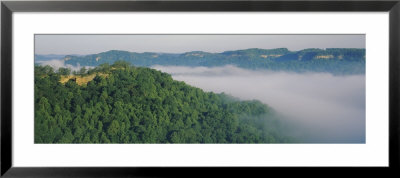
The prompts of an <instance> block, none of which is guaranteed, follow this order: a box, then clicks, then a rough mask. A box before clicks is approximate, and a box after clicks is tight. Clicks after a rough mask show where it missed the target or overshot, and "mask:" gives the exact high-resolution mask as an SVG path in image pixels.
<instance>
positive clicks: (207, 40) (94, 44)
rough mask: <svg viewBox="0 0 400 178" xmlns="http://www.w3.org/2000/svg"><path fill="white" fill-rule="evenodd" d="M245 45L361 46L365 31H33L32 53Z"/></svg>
mask: <svg viewBox="0 0 400 178" xmlns="http://www.w3.org/2000/svg"><path fill="white" fill-rule="evenodd" d="M247 48H263V49H271V48H288V49H289V50H292V51H297V50H301V49H305V48H365V35H35V54H96V53H100V52H104V51H108V50H125V51H131V52H168V53H183V52H189V51H207V52H223V51H228V50H237V49H247Z"/></svg>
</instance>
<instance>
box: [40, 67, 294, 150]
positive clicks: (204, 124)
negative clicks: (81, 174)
mask: <svg viewBox="0 0 400 178" xmlns="http://www.w3.org/2000/svg"><path fill="white" fill-rule="evenodd" d="M78 81H80V82H78ZM282 127H283V126H282V124H281V122H280V121H279V119H277V118H276V117H275V114H274V111H273V110H272V108H270V107H268V106H267V105H264V104H262V103H261V102H259V101H256V100H253V101H241V100H238V99H235V98H233V97H231V96H227V95H225V94H216V93H212V92H204V91H203V90H201V89H199V88H195V87H192V86H189V85H187V84H185V83H184V82H179V81H174V80H173V79H172V77H171V76H170V75H169V74H167V73H162V72H160V71H157V70H154V69H149V68H143V67H134V66H131V65H130V64H129V63H126V62H122V61H117V62H116V63H114V64H113V65H109V64H101V65H99V66H98V67H96V68H93V69H90V70H88V71H87V70H81V71H80V72H78V73H77V74H75V75H73V76H72V75H71V74H70V71H69V70H68V69H64V68H60V69H59V70H57V71H54V69H53V68H51V67H49V66H35V143H284V142H293V140H292V139H290V138H289V137H286V136H285V135H284V132H283V131H282Z"/></svg>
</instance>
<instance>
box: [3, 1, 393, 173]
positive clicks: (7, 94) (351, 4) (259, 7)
mask: <svg viewBox="0 0 400 178" xmlns="http://www.w3.org/2000/svg"><path fill="white" fill-rule="evenodd" d="M111 11H114V12H124V11H125V12H126V11H138V12H142V11H161V12H171V11H174V12H184V11H192V12H193V11H201V12H216V11H226V12H228V11H229V12H234V11H252V12H263V11H273V12H279V11H286V12H287V11H289V12H313V11H314V12H315V11H321V12H342V11H343V12H389V24H390V25H389V167H376V168H371V167H369V168H361V167H352V168H343V169H345V170H347V171H349V170H350V171H363V172H364V173H365V172H368V171H371V170H380V171H393V170H396V169H398V168H399V161H400V157H399V133H400V126H399V121H398V120H399V110H400V107H399V104H398V103H399V101H400V93H399V91H400V90H399V89H400V88H399V81H400V48H399V43H400V24H399V22H400V1H399V0H394V1H393V0H391V1H383V0H382V1H381V0H365V1H331V0H328V1H324V0H318V1H315V0H312V1H305V0H303V1H287V0H281V1H276V0H275V1H2V2H1V176H5V177H131V176H178V175H181V174H182V173H185V174H194V175H196V176H199V175H204V176H208V175H209V174H210V173H211V171H212V174H213V175H216V174H221V175H222V174H223V175H226V174H236V173H239V172H243V173H246V177H248V176H250V175H253V174H254V175H257V174H259V173H261V175H262V174H265V171H266V170H265V169H268V170H267V171H272V172H271V173H274V172H275V173H280V174H287V173H291V172H292V171H285V170H282V168H281V167H279V168H278V167H272V168H271V167H268V168H264V167H261V168H246V171H245V170H244V169H245V168H227V167H224V168H218V169H216V168H211V167H208V168H206V167H203V168H188V167H187V168H166V167H164V168H160V167H157V168H154V167H153V168H148V167H146V168H137V167H136V168H130V167H106V168H104V167H90V168H87V167H85V168H83V167H75V168H18V167H13V165H12V102H13V101H12V85H11V84H12V67H11V66H12V61H13V58H12V43H13V42H12V32H13V29H12V18H13V12H111ZM287 169H293V170H294V171H298V172H301V173H305V172H309V171H310V168H305V169H299V168H298V167H296V168H287ZM316 169H324V170H326V171H327V172H326V173H328V174H332V175H335V174H337V175H339V174H340V173H338V172H336V171H332V170H331V168H316ZM275 170H277V171H275Z"/></svg>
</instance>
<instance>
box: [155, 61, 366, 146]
mask: <svg viewBox="0 0 400 178" xmlns="http://www.w3.org/2000/svg"><path fill="white" fill-rule="evenodd" d="M152 68H154V69H157V70H160V71H163V72H167V73H170V74H171V75H172V77H173V78H174V79H175V80H179V81H184V82H186V83H187V84H189V85H192V86H196V87H199V88H201V89H203V90H205V91H213V92H217V93H221V92H225V93H227V94H230V95H232V96H234V97H237V98H240V99H243V100H250V99H257V100H260V101H261V102H263V103H265V104H267V105H269V106H271V107H272V108H274V109H275V110H276V111H277V112H278V113H280V114H282V115H283V116H284V117H283V118H284V119H283V120H284V121H285V122H287V123H288V124H289V125H291V126H293V128H292V129H290V130H288V131H287V133H290V134H292V135H293V136H295V137H297V138H298V139H300V140H301V141H302V142H303V143H365V75H349V76H334V75H332V74H328V73H302V74H298V73H290V72H272V71H251V70H246V69H241V68H238V67H235V66H224V67H212V68H207V67H194V68H192V67H177V66H153V67H152Z"/></svg>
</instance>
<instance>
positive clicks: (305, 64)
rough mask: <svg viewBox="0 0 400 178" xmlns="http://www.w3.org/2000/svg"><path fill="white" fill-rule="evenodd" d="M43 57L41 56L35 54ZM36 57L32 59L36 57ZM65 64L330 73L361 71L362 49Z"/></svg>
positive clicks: (142, 56) (140, 56) (106, 58)
mask: <svg viewBox="0 0 400 178" xmlns="http://www.w3.org/2000/svg"><path fill="white" fill-rule="evenodd" d="M36 59H37V61H39V59H45V57H43V56H37V58H36ZM36 59H35V60H36ZM64 60H65V64H67V65H72V66H98V65H100V64H105V63H109V64H112V63H114V62H115V61H118V60H125V61H127V62H129V63H131V64H133V65H135V66H146V67H148V66H153V65H175V66H205V67H214V66H224V65H235V66H238V67H241V68H246V69H268V70H274V71H278V70H285V71H294V72H308V71H311V72H329V73H332V74H339V75H341V74H364V73H365V49H357V48H327V49H315V48H312V49H304V50H300V51H289V50H288V49H286V48H277V49H258V48H252V49H244V50H235V51H225V52H222V53H208V52H203V51H192V52H187V53H182V54H169V53H152V52H145V53H135V52H128V51H118V50H111V51H107V52H103V53H99V54H92V55H86V56H76V55H67V56H65V57H64Z"/></svg>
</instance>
